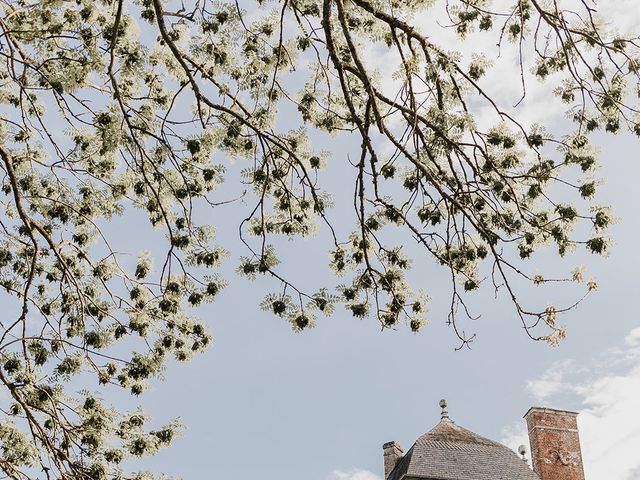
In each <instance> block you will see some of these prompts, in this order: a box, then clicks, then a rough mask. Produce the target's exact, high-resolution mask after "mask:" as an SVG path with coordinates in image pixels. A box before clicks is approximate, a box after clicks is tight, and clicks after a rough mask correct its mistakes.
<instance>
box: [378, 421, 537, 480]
mask: <svg viewBox="0 0 640 480" xmlns="http://www.w3.org/2000/svg"><path fill="white" fill-rule="evenodd" d="M403 478H421V479H433V480H540V479H539V477H538V476H537V475H536V474H535V473H534V472H533V470H531V469H530V468H529V467H528V466H527V464H526V463H525V462H523V461H522V460H521V459H520V458H519V457H518V455H517V454H516V453H515V452H514V451H512V450H510V449H509V448H507V447H505V446H504V445H502V444H500V443H497V442H494V441H492V440H488V439H486V438H484V437H481V436H480V435H476V434H475V433H473V432H470V431H469V430H466V429H464V428H462V427H460V426H458V425H456V424H455V423H454V422H452V421H451V420H449V419H448V418H444V419H443V420H442V421H441V422H440V423H439V424H438V425H436V426H435V427H434V428H433V429H432V430H431V431H429V432H427V433H425V434H424V435H422V436H421V437H420V438H418V440H416V443H414V445H413V447H411V449H409V451H408V452H407V453H406V454H405V455H404V456H403V457H402V458H401V459H400V460H399V461H398V463H397V464H396V466H395V468H394V469H393V471H392V472H391V473H390V474H389V477H387V480H401V479H403Z"/></svg>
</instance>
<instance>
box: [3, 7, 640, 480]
mask: <svg viewBox="0 0 640 480" xmlns="http://www.w3.org/2000/svg"><path fill="white" fill-rule="evenodd" d="M596 7H597V4H596V2H594V1H591V0H566V1H560V0H501V1H496V2H491V1H490V0H448V1H446V2H444V1H434V0H412V1H409V0H278V1H270V2H268V1H266V0H265V1H258V2H256V3H253V2H251V1H249V0H247V1H245V0H243V1H239V0H237V1H235V2H234V1H227V0H219V1H215V2H213V1H207V0H197V1H183V2H174V1H163V0H134V1H125V0H75V1H62V0H44V1H37V0H1V1H0V12H1V14H0V65H1V66H0V160H1V161H0V169H1V171H2V185H1V187H2V193H1V195H0V198H1V201H2V206H3V212H2V214H1V217H0V286H1V287H2V290H3V297H2V298H3V300H2V301H3V306H5V305H6V308H5V312H7V313H6V314H5V315H4V316H3V318H2V320H1V321H2V323H1V325H2V336H1V338H0V380H1V381H2V385H3V386H4V389H5V391H6V393H7V397H8V399H9V400H8V403H7V404H6V405H4V404H3V405H2V406H1V407H2V410H3V412H4V413H5V418H3V419H2V420H1V421H0V445H1V448H2V454H1V456H0V467H1V468H2V471H3V473H4V475H5V476H6V477H7V478H13V479H30V478H36V477H39V478H43V477H46V478H47V479H71V478H73V479H94V480H101V479H115V478H118V479H124V478H140V479H142V478H146V476H148V475H151V474H147V473H131V472H128V471H127V470H126V469H125V468H123V467H121V466H120V465H121V462H122V461H123V460H125V459H126V458H129V457H137V456H143V455H147V454H152V453H154V452H155V451H157V449H158V448H160V447H162V446H165V445H168V444H169V443H170V442H171V440H172V438H173V437H174V435H175V434H176V430H177V429H179V426H178V425H177V424H176V423H169V424H168V425H166V426H164V427H161V428H155V429H150V428H149V427H147V425H146V422H147V418H146V417H145V416H144V414H142V413H141V412H139V411H134V412H125V411H120V410H118V409H116V408H113V407H111V406H110V405H108V404H107V403H106V402H105V401H104V400H103V399H102V398H101V396H100V394H99V393H98V392H99V390H100V388H107V387H106V385H114V386H116V387H121V388H124V389H127V390H129V391H130V392H131V393H132V394H133V395H140V394H141V393H142V392H143V391H144V389H145V387H146V385H147V384H148V382H149V380H150V379H153V378H156V377H158V375H159V374H160V373H161V372H162V369H163V367H164V365H165V364H166V362H167V361H168V359H170V358H172V357H175V359H177V360H179V361H185V360H188V359H189V358H190V357H191V356H192V355H193V354H194V353H195V352H199V351H201V350H203V349H204V348H205V347H207V345H208V344H209V343H210V339H211V337H210V336H209V332H208V330H207V328H206V326H205V324H204V322H202V321H201V320H200V319H199V318H198V316H197V307H198V306H199V305H201V304H203V303H207V302H211V301H213V300H214V298H215V297H216V295H218V293H219V291H220V290H221V289H222V288H223V287H224V286H225V284H226V283H227V281H228V280H229V279H228V278H223V277H222V276H221V275H220V274H219V273H217V272H218V267H219V265H220V264H221V262H222V261H227V262H234V261H235V262H237V272H238V274H239V275H240V276H245V277H248V278H249V279H255V278H256V277H258V276H261V275H264V276H265V277H267V278H270V279H271V280H272V282H273V288H274V292H273V293H272V294H269V295H267V296H266V297H265V298H264V299H262V303H261V306H262V307H263V308H264V309H265V310H268V311H271V312H273V313H274V314H275V315H278V316H280V317H282V318H284V319H286V320H287V321H289V322H290V323H291V326H292V327H293V328H294V329H296V330H303V329H305V328H308V327H310V326H312V325H313V323H314V322H315V321H316V319H317V317H319V316H322V315H331V314H332V313H333V312H334V310H335V309H336V307H339V306H344V307H345V308H346V311H347V312H348V313H349V314H350V315H353V316H355V317H371V318H373V319H376V320H377V321H378V322H379V324H380V325H381V326H382V327H383V328H399V327H403V326H404V325H406V326H407V328H410V329H412V330H415V331H417V330H419V329H420V327H421V325H423V323H424V322H425V313H426V311H427V308H428V293H429V292H426V293H422V292H419V291H418V292H415V291H414V289H413V288H412V286H411V282H410V281H409V280H408V277H407V273H408V272H409V271H410V269H411V265H412V261H413V263H414V264H416V263H418V262H420V265H421V266H424V265H429V263H427V262H426V260H428V259H430V260H432V262H431V263H432V264H433V265H435V266H436V267H434V268H442V269H445V271H447V272H448V275H449V277H450V280H451V284H450V289H451V296H450V298H449V300H448V302H450V314H449V322H450V323H451V325H452V328H453V329H454V331H455V333H456V334H457V336H458V338H459V339H460V341H461V344H462V345H464V344H466V343H468V342H469V341H471V340H472V338H473V336H472V335H468V334H466V333H465V330H464V328H462V327H461V325H460V322H463V321H464V318H466V317H468V318H473V317H474V315H475V313H473V312H472V311H470V310H469V309H468V308H467V304H466V303H465V301H466V299H467V298H468V295H471V294H473V292H474V291H475V290H477V289H479V288H480V287H481V285H483V284H489V285H490V286H492V288H493V289H495V291H496V293H497V294H504V295H506V297H507V298H508V299H510V300H511V301H512V303H513V306H514V311H515V313H516V316H517V318H519V321H520V322H521V323H522V326H523V328H524V331H525V332H526V333H527V334H528V335H529V336H530V337H531V338H534V339H544V340H546V341H548V342H549V343H551V344H555V343H557V342H558V341H560V340H561V339H562V338H563V337H564V334H565V331H564V328H563V327H562V326H561V325H560V324H559V323H557V316H558V315H559V314H561V313H562V312H566V311H567V310H568V309H571V308H573V307H575V306H576V305H577V304H578V303H579V302H580V301H581V300H582V298H584V296H583V295H587V294H588V293H589V292H590V291H591V290H593V289H594V288H595V283H594V282H592V281H589V282H583V279H582V273H581V272H580V271H574V272H569V273H568V274H567V276H566V277H562V278H556V277H552V276H548V277H547V276H544V275H543V274H532V273H529V272H530V270H531V265H530V264H534V265H536V267H538V268H539V267H540V265H537V264H535V260H530V257H531V255H532V254H533V253H534V251H536V250H537V249H539V248H541V247H548V246H549V245H552V246H554V248H555V249H556V252H557V255H560V256H563V255H565V254H566V253H568V252H570V251H572V250H573V249H575V248H576V247H578V248H586V249H587V250H588V251H589V252H592V253H594V254H604V253H606V252H607V248H608V244H609V241H608V237H607V233H606V230H607V226H608V225H609V223H610V222H611V219H612V214H611V213H610V212H609V210H608V209H607V208H606V207H603V206H600V205H599V204H598V203H597V202H596V199H595V194H596V189H597V186H598V179H597V177H595V176H594V169H595V168H596V166H597V165H598V158H597V152H596V149H595V148H594V147H593V146H592V144H591V143H590V135H589V134H590V133H591V132H595V131H598V130H604V131H607V132H611V133H616V132H618V131H619V130H622V129H630V130H631V131H633V132H635V133H636V134H638V135H640V116H639V114H638V101H637V98H638V94H639V92H640V91H639V88H640V84H639V80H640V48H639V46H640V44H639V41H638V37H637V36H629V35H625V34H623V33H619V32H617V31H616V30H615V28H614V27H615V25H614V26H612V25H608V24H606V23H605V22H604V21H603V19H602V18H601V17H600V16H599V15H598V12H597V8H596ZM442 12H445V14H446V15H445V18H447V22H448V23H447V24H440V26H438V24H437V23H433V22H431V23H429V21H428V20H429V19H430V18H431V17H433V16H435V15H436V14H439V13H442ZM427 25H430V26H429V28H427ZM434 26H435V27H437V28H438V29H440V30H442V31H446V32H452V33H453V34H455V36H456V38H457V39H458V42H457V44H456V45H452V44H450V42H448V41H447V42H444V41H440V40H439V37H438V32H437V31H434V30H429V29H430V28H434ZM478 35H480V36H486V37H487V38H490V39H492V41H493V44H495V51H492V52H480V51H475V50H474V44H473V42H470V41H469V38H470V36H476V37H477V36H478ZM508 48H511V49H514V51H515V52H517V58H518V59H519V60H518V64H516V65H514V68H513V70H512V71H511V72H509V73H511V74H512V76H511V77H510V78H505V79H504V81H505V82H516V83H517V84H518V85H521V88H522V96H523V97H525V95H526V93H527V86H528V85H530V84H531V82H538V81H539V82H544V83H543V85H544V88H545V89H546V90H547V91H548V94H549V102H554V101H556V102H558V103H559V104H562V105H564V108H565V110H566V113H567V115H568V118H569V120H570V122H571V125H572V127H571V132H570V133H569V134H567V135H564V136H562V137H561V138H555V137H554V136H553V134H552V131H553V127H554V125H552V124H546V125H545V124H530V122H528V121H527V119H526V118H521V117H520V116H519V114H518V112H519V110H518V109H517V108H512V107H513V105H512V104H505V103H504V99H502V98H499V96H496V95H495V88H491V86H490V85H487V84H486V82H485V79H486V78H487V75H488V74H489V73H490V72H491V68H492V59H493V58H494V57H496V56H497V55H498V53H499V52H500V51H501V50H502V49H505V50H506V49H508ZM492 92H494V93H492ZM550 122H551V120H550ZM324 134H331V135H346V136H348V138H349V139H353V138H356V139H357V140H356V141H355V142H354V143H353V145H355V148H354V150H353V151H351V152H348V155H347V154H346V153H345V155H343V156H340V157H335V156H334V157H330V156H329V154H328V152H325V151H323V150H321V149H319V148H318V147H317V146H315V144H316V143H317V142H315V139H317V138H318V136H320V135H324ZM228 159H236V161H235V162H234V163H229V162H228V161H227V160H228ZM328 162H331V163H332V164H335V163H340V162H341V163H342V164H343V165H341V166H340V168H341V172H343V174H344V175H345V176H349V175H350V177H349V178H350V180H351V185H352V189H353V195H352V204H351V205H350V206H349V208H350V211H351V212H352V214H351V224H350V225H348V226H347V228H348V230H349V231H350V232H351V233H348V234H344V233H343V232H342V230H344V225H342V226H341V228H337V226H336V225H335V220H333V211H334V209H332V205H333V201H332V198H334V195H333V194H334V193H335V192H334V191H333V188H332V180H331V178H330V177H328V176H327V175H323V171H322V170H323V168H324V167H326V165H327V163H328ZM232 169H237V170H238V171H239V173H238V172H235V177H234V172H231V171H230V170H232ZM236 178H240V181H237V180H236ZM232 181H233V182H235V184H233V185H229V183H230V182H232ZM222 188H224V190H225V192H226V193H228V192H235V195H232V196H231V198H239V197H242V201H243V202H245V203H244V205H245V206H246V212H245V214H244V215H242V216H241V217H239V218H237V221H236V224H237V227H238V232H239V238H240V240H241V243H242V245H243V250H242V251H235V250H233V251H228V249H229V246H226V245H218V244H217V243H216V241H215V235H214V228H213V227H215V225H216V223H217V221H216V218H219V216H220V215H224V205H225V203H226V202H228V201H233V200H228V199H227V198H223V197H221V196H220V195H217V192H219V191H220V189H222ZM133 209H137V210H139V211H142V212H144V213H145V215H146V216H147V217H148V220H149V222H150V224H152V225H153V226H154V227H155V228H157V229H158V230H159V231H161V232H163V234H164V236H165V238H166V242H165V244H164V255H162V256H159V257H158V256H157V255H156V258H152V255H151V254H150V253H149V252H146V251H142V252H121V251H118V250H117V249H114V248H113V247H112V245H111V241H110V232H109V228H108V226H109V222H110V221H111V220H112V219H113V218H114V217H115V216H118V215H126V214H127V212H130V211H132V210H133ZM341 210H345V211H346V210H347V209H344V208H341ZM318 231H322V232H324V233H323V235H324V236H323V238H327V239H328V243H327V245H326V250H327V251H328V252H329V266H330V268H331V270H332V271H333V272H334V273H335V276H336V277H339V280H338V281H337V282H336V284H335V285H322V284H321V285H317V288H316V289H315V290H312V291H307V290H306V289H305V288H302V287H301V286H299V283H298V282H297V279H296V278H290V276H289V275H286V274H285V273H284V271H283V270H282V269H281V263H282V264H286V260H287V257H286V251H285V250H283V248H281V246H282V242H281V241H280V240H279V239H281V238H288V239H299V238H302V237H307V236H310V235H313V234H314V233H315V232H318ZM407 238H410V239H413V240H414V241H415V243H416V244H417V245H418V246H419V248H420V251H421V252H422V255H423V257H424V258H415V257H414V256H413V255H408V254H407V250H406V248H403V245H404V243H405V241H406V239H407ZM131 254H134V255H138V260H137V262H130V261H129V260H128V258H129V255H131ZM225 257H231V258H228V259H225ZM152 263H155V265H156V266H155V268H153V267H152ZM421 268H423V267H421ZM565 281H568V282H578V283H583V285H582V287H583V294H580V295H579V296H578V298H576V299H575V300H574V301H572V302H570V303H569V304H567V305H543V306H536V305H531V306H529V305H527V304H526V302H525V300H526V297H527V295H526V290H527V289H530V288H533V287H534V286H536V285H541V284H546V283H553V284H554V285H555V284H557V283H556V282H565ZM523 292H524V293H523ZM258 301H259V299H257V301H256V303H258ZM12 306H15V308H14V309H13V310H12V308H13V307H12ZM14 312H15V315H14ZM459 317H460V318H459ZM77 385H86V386H87V390H82V391H81V392H80V393H73V390H74V389H75V388H76V386H77ZM97 385H102V386H103V387H100V388H98V387H97Z"/></svg>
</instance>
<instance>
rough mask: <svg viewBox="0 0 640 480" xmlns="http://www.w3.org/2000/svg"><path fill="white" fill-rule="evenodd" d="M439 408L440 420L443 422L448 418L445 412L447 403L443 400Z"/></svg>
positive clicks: (447, 413)
mask: <svg viewBox="0 0 640 480" xmlns="http://www.w3.org/2000/svg"><path fill="white" fill-rule="evenodd" d="M440 408H441V409H442V412H441V413H440V418H441V419H442V420H444V419H445V418H449V412H447V401H446V400H445V399H444V398H443V399H442V400H440Z"/></svg>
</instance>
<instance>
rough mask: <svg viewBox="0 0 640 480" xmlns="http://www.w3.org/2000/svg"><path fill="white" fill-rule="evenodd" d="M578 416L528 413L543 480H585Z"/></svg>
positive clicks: (537, 469) (533, 457)
mask: <svg viewBox="0 0 640 480" xmlns="http://www.w3.org/2000/svg"><path fill="white" fill-rule="evenodd" d="M577 416H578V414H577V413H575V412H567V411H563V410H554V409H551V408H537V407H534V408H531V409H530V410H529V411H528V412H527V413H526V414H525V416H524V418H525V419H526V421H527V429H528V431H529V442H530V443H531V460H532V463H533V470H534V471H535V472H536V473H537V474H538V476H539V477H540V479H541V480H585V478H584V469H583V466H582V452H581V451H580V438H579V436H578V422H577ZM385 465H386V463H385Z"/></svg>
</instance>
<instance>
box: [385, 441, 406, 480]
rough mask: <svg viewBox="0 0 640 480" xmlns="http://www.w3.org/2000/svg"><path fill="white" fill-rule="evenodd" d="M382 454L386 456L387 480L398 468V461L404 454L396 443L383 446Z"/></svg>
mask: <svg viewBox="0 0 640 480" xmlns="http://www.w3.org/2000/svg"><path fill="white" fill-rule="evenodd" d="M382 452H383V455H384V478H385V479H386V478H387V477H388V476H389V474H390V473H391V471H392V470H393V469H394V467H395V466H396V463H398V460H400V459H401V458H402V455H403V453H404V452H403V451H402V448H401V447H400V445H399V444H398V443H396V442H387V443H385V444H384V445H383V446H382Z"/></svg>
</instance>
